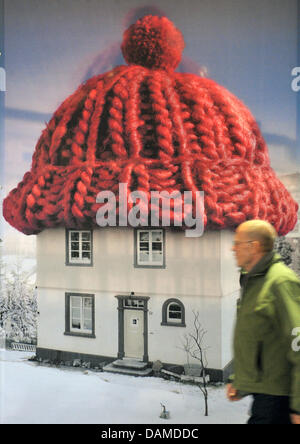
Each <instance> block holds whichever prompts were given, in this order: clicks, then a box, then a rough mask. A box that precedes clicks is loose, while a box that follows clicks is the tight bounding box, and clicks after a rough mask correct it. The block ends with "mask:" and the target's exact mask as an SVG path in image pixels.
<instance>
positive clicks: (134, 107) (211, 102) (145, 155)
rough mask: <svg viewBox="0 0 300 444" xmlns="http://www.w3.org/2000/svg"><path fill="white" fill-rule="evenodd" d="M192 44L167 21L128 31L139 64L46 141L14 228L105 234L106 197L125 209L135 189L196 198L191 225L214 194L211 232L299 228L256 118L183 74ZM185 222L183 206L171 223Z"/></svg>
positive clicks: (103, 79) (70, 107)
mask: <svg viewBox="0 0 300 444" xmlns="http://www.w3.org/2000/svg"><path fill="white" fill-rule="evenodd" d="M183 46H184V42H183V38H182V35H181V33H180V31H179V30H177V29H176V28H175V26H174V25H173V24H172V22H170V21H169V20H168V19H167V18H166V17H152V16H147V17H144V18H143V19H140V20H139V21H138V22H137V23H136V24H135V25H132V26H131V27H130V28H129V29H128V30H127V31H125V33H124V40H123V44H122V50H123V54H124V57H125V59H126V60H127V63H128V65H124V66H118V67H116V68H115V69H113V70H112V71H109V72H107V73H104V74H100V75H98V76H95V77H93V78H91V79H90V80H88V81H87V82H85V83H84V84H82V85H80V86H79V88H78V89H77V90H76V91H75V92H74V93H73V94H72V95H71V96H69V97H68V98H67V99H66V100H65V101H64V102H63V103H62V104H61V106H60V107H59V108H58V109H57V110H56V111H55V113H54V115H53V116H52V118H51V119H50V121H49V123H48V124H47V126H46V128H45V129H44V131H43V132H42V134H41V136H40V139H39V141H38V142H37V145H36V148H35V152H34V154H33V159H32V166H31V170H30V171H29V172H27V173H26V174H25V175H24V178H23V180H22V181H21V182H20V183H19V184H18V186H17V187H16V188H15V189H13V190H12V191H11V192H10V193H9V195H8V196H7V198H6V199H5V200H4V202H3V214H4V217H5V219H6V220H7V221H8V222H9V223H10V224H11V225H12V226H14V227H15V228H16V229H18V230H20V231H21V232H23V233H25V234H36V233H39V232H41V231H42V230H44V229H46V228H51V227H58V226H65V227H68V228H86V227H92V226H97V218H96V214H97V211H98V209H99V208H100V207H101V205H104V203H99V202H97V201H96V197H97V195H98V193H99V192H100V191H106V190H109V191H112V192H113V193H114V194H115V196H116V201H117V203H118V202H119V199H120V196H119V194H118V193H119V184H125V186H126V188H127V191H128V193H130V192H132V191H143V192H144V193H146V195H147V196H149V195H150V193H151V192H152V191H167V192H169V193H172V192H174V191H177V192H180V193H182V196H183V194H184V192H185V191H190V192H192V193H193V199H194V200H193V205H191V206H190V207H189V209H186V211H189V212H190V215H191V216H195V202H196V201H195V196H196V192H197V191H203V192H204V215H203V217H204V225H205V229H225V228H235V227H236V226H237V225H238V224H240V223H241V222H243V221H245V220H248V219H257V218H259V219H264V220H267V221H269V222H270V223H272V224H273V225H274V227H275V228H276V230H277V231H278V233H279V234H282V235H284V234H286V233H288V232H289V231H290V230H292V229H293V227H294V226H295V224H296V220H297V209H298V205H297V203H296V202H295V201H294V200H293V198H292V197H291V196H290V194H289V193H288V191H287V190H286V188H285V187H284V185H283V184H282V183H281V182H280V180H279V179H278V178H277V177H276V175H275V172H274V171H273V170H272V168H271V166H270V160H269V155H268V149H267V146H266V143H265V141H264V139H263V137H262V134H261V132H260V129H259V127H258V125H257V123H256V121H255V119H254V117H253V116H252V114H251V112H250V111H249V110H248V109H247V108H246V106H245V105H244V104H243V103H242V102H241V101H240V100H239V99H238V98H236V97H235V96H234V95H233V94H231V93H230V92H229V91H228V90H226V89H225V88H224V87H222V86H220V85H218V84H217V83H216V82H214V81H213V80H210V79H207V78H202V77H199V76H197V75H194V74H182V73H178V72H175V71H174V69H175V68H176V65H177V64H178V63H179V62H180V56H181V51H182V50H183ZM149 200H150V199H149ZM149 203H150V202H149ZM131 206H132V205H130V204H128V206H127V211H128V212H129V211H130V209H131ZM152 209H153V208H152V206H151V205H149V206H148V211H149V212H150V211H151V210H152ZM117 212H118V205H117ZM184 215H185V213H184V212H183V213H182V221H183V226H184V224H185V223H184V220H186V219H184V217H183V216H184ZM161 216H162V214H161V213H160V222H161V223H162V220H161ZM177 216H178V212H176V209H175V207H174V208H172V209H171V221H172V220H173V221H174V220H175V219H176V217H177ZM180 217H181V216H180Z"/></svg>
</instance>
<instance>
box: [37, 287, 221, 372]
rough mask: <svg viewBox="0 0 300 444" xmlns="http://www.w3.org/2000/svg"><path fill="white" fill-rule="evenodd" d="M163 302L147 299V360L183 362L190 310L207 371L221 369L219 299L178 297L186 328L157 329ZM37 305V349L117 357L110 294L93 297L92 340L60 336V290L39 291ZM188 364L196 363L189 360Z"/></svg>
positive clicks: (114, 304) (62, 302)
mask: <svg viewBox="0 0 300 444" xmlns="http://www.w3.org/2000/svg"><path fill="white" fill-rule="evenodd" d="M68 290H69V289H67V291H68ZM83 292H84V291H83ZM167 299H168V298H167V297H160V296H158V295H151V297H150V300H149V302H148V309H149V312H148V353H149V360H150V361H156V360H158V359H159V360H161V361H162V362H171V363H174V364H183V363H185V362H187V355H186V353H185V352H184V350H182V348H183V344H184V335H186V334H188V333H192V332H193V321H194V315H193V313H192V310H193V309H194V310H196V311H197V310H198V311H199V313H200V322H201V325H202V327H203V328H204V330H206V331H207V333H206V334H205V336H204V340H203V346H204V347H205V348H206V347H208V349H207V359H208V365H209V367H210V368H222V354H221V344H222V337H221V331H222V322H221V305H220V304H219V302H220V299H215V298H200V297H198V298H195V297H191V296H190V297H182V298H181V301H182V303H183V304H184V306H185V314H186V328H184V327H170V326H162V325H161V321H162V305H163V303H164V302H165V300H167ZM38 305H39V313H40V315H39V317H38V347H41V348H47V349H53V350H62V351H69V352H76V353H85V354H91V355H102V356H109V357H116V356H117V354H118V310H117V306H118V301H117V299H116V298H115V297H114V295H113V293H99V292H98V293H95V336H96V338H82V337H78V336H68V335H64V331H65V291H64V290H53V289H50V290H49V289H39V292H38ZM190 362H197V361H194V360H193V359H191V360H190ZM227 363H228V361H227V362H226V364H227ZM226 364H225V365H226Z"/></svg>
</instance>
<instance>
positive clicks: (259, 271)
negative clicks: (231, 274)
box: [240, 251, 282, 286]
mask: <svg viewBox="0 0 300 444" xmlns="http://www.w3.org/2000/svg"><path fill="white" fill-rule="evenodd" d="M281 261H282V258H281V256H280V255H279V254H278V253H275V251H270V252H269V253H267V254H265V255H264V256H263V257H262V258H261V259H260V261H259V262H257V264H255V265H254V267H253V268H252V269H251V270H250V271H249V272H248V273H247V272H246V271H245V270H241V276H240V284H241V286H243V285H245V283H246V282H247V281H248V279H249V278H251V277H254V276H264V275H265V274H266V273H267V271H268V270H269V268H270V267H271V265H273V264H275V263H277V262H281Z"/></svg>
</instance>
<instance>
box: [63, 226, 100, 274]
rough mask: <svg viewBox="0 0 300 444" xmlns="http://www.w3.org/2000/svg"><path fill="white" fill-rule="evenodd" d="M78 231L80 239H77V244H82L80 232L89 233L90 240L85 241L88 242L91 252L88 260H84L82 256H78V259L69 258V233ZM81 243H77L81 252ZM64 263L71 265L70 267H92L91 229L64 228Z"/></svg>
mask: <svg viewBox="0 0 300 444" xmlns="http://www.w3.org/2000/svg"><path fill="white" fill-rule="evenodd" d="M74 232H75V233H79V235H80V239H79V244H82V243H83V242H85V241H83V240H82V239H81V237H82V233H86V232H88V233H90V241H86V242H90V244H91V249H90V253H91V258H90V260H89V261H86V260H84V259H83V258H82V257H81V258H79V260H72V259H71V238H70V236H71V233H74ZM82 251H83V250H82V245H79V252H81V253H82ZM65 264H66V265H68V266H72V267H74V266H75V267H76V266H79V267H92V266H93V230H88V229H87V230H77V229H73V228H68V229H66V262H65Z"/></svg>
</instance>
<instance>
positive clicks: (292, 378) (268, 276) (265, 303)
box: [232, 252, 300, 414]
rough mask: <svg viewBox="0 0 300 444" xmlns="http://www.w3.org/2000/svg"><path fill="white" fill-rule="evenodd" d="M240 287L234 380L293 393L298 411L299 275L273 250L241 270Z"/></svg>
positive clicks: (250, 387) (249, 387)
mask: <svg viewBox="0 0 300 444" xmlns="http://www.w3.org/2000/svg"><path fill="white" fill-rule="evenodd" d="M241 287H242V289H241V298H240V299H239V301H238V307H237V321H236V326H235V333H234V375H233V381H232V382H233V386H234V387H235V388H236V389H237V390H238V391H240V392H246V393H264V394H268V395H287V396H290V398H291V401H290V407H291V409H292V410H294V411H296V412H298V413H299V414H300V337H299V336H297V333H298V334H299V332H300V281H299V279H298V277H297V276H296V274H295V273H294V272H293V271H292V270H291V269H290V268H289V267H287V266H286V265H285V264H284V263H283V262H282V259H281V257H280V256H279V255H278V254H276V253H274V252H272V253H268V254H266V255H265V256H264V257H263V258H262V259H261V260H260V262H259V263H258V264H256V266H255V267H254V268H253V269H252V270H251V271H250V272H249V273H246V274H245V273H242V274H241ZM296 328H298V329H299V330H298V331H297V330H295V329H296ZM297 350H298V351H297Z"/></svg>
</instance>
